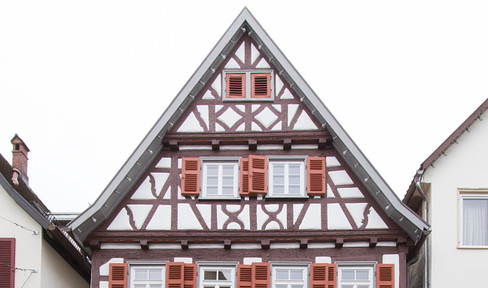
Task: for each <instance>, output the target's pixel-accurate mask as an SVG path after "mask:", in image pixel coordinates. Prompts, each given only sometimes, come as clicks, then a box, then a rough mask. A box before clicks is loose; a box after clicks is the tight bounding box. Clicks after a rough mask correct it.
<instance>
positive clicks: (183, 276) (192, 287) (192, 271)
mask: <svg viewBox="0 0 488 288" xmlns="http://www.w3.org/2000/svg"><path fill="white" fill-rule="evenodd" d="M196 286H197V265H196V264H186V263H183V262H168V263H166V288H196Z"/></svg>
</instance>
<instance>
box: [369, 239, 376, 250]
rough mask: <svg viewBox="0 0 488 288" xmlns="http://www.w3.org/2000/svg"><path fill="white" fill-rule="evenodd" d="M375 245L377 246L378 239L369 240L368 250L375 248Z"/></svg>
mask: <svg viewBox="0 0 488 288" xmlns="http://www.w3.org/2000/svg"><path fill="white" fill-rule="evenodd" d="M376 244H378V238H377V237H371V238H369V248H374V247H376Z"/></svg>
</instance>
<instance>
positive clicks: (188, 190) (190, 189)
mask: <svg viewBox="0 0 488 288" xmlns="http://www.w3.org/2000/svg"><path fill="white" fill-rule="evenodd" d="M182 162H183V167H182V169H181V195H185V196H192V195H195V196H196V195H198V194H200V158H198V157H194V158H191V157H184V158H183V159H182Z"/></svg>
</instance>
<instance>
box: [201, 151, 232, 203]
mask: <svg viewBox="0 0 488 288" xmlns="http://www.w3.org/2000/svg"><path fill="white" fill-rule="evenodd" d="M229 164H230V165H232V166H233V167H234V171H233V178H234V179H233V190H232V195H230V194H229V195H224V194H223V177H224V175H223V165H229ZM209 166H217V167H218V175H217V177H218V179H217V189H218V191H217V194H208V191H207V188H208V176H209V175H208V167H209ZM201 173H202V177H201V178H202V179H201V182H202V186H201V187H202V193H201V196H200V198H201V199H240V197H239V158H237V157H229V158H202V171H201Z"/></svg>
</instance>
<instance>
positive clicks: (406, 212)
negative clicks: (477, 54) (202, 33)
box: [70, 8, 429, 242]
mask: <svg viewBox="0 0 488 288" xmlns="http://www.w3.org/2000/svg"><path fill="white" fill-rule="evenodd" d="M244 33H248V35H249V36H250V37H251V38H252V40H253V41H254V42H255V43H256V46H257V47H258V49H259V50H260V51H261V53H263V54H264V55H265V56H266V57H267V59H268V62H270V64H271V65H272V66H273V67H274V68H275V69H276V70H277V71H279V73H280V76H281V77H282V78H283V79H284V80H285V81H286V82H287V83H288V84H289V86H290V87H291V88H292V89H293V91H294V93H295V95H298V97H299V98H300V100H301V101H302V102H303V103H304V104H305V105H306V106H307V108H308V109H310V111H311V113H312V114H313V115H314V116H315V117H316V118H317V120H318V121H319V122H320V123H321V124H322V127H323V128H325V129H327V130H328V131H329V133H330V134H331V136H332V139H333V140H332V143H333V146H334V147H335V148H336V149H337V151H339V152H340V153H341V155H342V157H343V159H344V160H345V161H346V163H347V164H348V165H349V166H350V167H351V168H352V170H353V171H354V173H355V174H356V176H358V178H359V179H360V180H361V182H362V184H363V185H364V186H365V187H366V189H367V190H368V192H369V193H370V194H371V195H372V197H373V198H374V199H375V200H376V202H378V204H379V205H380V206H381V207H382V209H383V210H384V211H385V213H386V214H387V215H388V216H389V217H390V218H391V219H393V221H394V222H396V224H398V225H399V226H400V227H401V228H402V229H403V230H404V231H405V232H407V233H408V235H409V236H410V237H411V238H412V239H413V240H414V241H415V242H418V241H419V240H420V238H421V237H422V235H424V231H426V230H428V229H429V226H428V225H427V224H426V223H425V222H424V221H422V219H420V218H419V217H418V216H417V215H416V214H415V213H414V212H412V211H411V210H410V209H409V208H408V207H407V206H406V205H404V204H403V203H402V202H401V201H400V199H399V198H398V196H397V195H396V194H395V193H394V192H393V191H392V190H391V188H390V187H389V186H388V184H387V183H386V182H385V181H384V180H383V178H382V177H381V176H380V175H379V173H378V172H377V171H376V170H375V168H374V167H373V166H372V165H371V163H370V162H369V161H368V159H366V157H365V156H364V154H363V153H362V152H361V151H360V150H359V148H358V147H357V146H356V144H355V143H354V142H353V141H352V139H351V138H350V137H349V135H347V133H346V132H345V131H344V129H343V128H342V127H341V125H340V124H339V123H338V122H337V120H336V119H335V118H334V116H333V115H332V114H331V113H330V111H329V110H328V109H327V107H325V105H324V104H323V103H322V101H321V100H320V98H319V97H318V96H317V95H316V94H315V92H314V91H313V90H312V89H311V88H310V86H309V85H308V84H307V83H306V82H305V80H304V79H303V78H302V76H301V75H300V74H299V73H298V72H297V71H296V69H295V68H294V67H293V65H292V64H291V63H290V62H289V61H288V59H287V58H286V57H285V55H284V54H283V53H282V52H281V51H280V49H279V48H278V46H277V45H276V44H275V43H274V42H273V40H271V38H270V37H269V36H268V34H267V33H266V32H265V31H264V29H263V28H262V27H261V25H260V24H259V23H258V22H257V20H256V19H255V18H254V17H253V16H252V14H251V13H250V12H249V10H248V9H247V8H244V9H243V10H242V12H241V13H240V14H239V15H238V16H237V18H236V19H235V20H234V22H233V23H232V24H231V26H230V27H229V28H228V29H227V31H226V32H225V34H224V35H223V36H222V38H221V39H220V40H219V41H218V42H217V44H216V45H215V47H214V48H213V49H212V51H211V52H210V54H209V55H208V56H207V57H206V58H205V60H204V61H203V63H202V64H201V65H200V66H199V67H198V69H197V70H196V71H195V73H194V74H193V75H192V76H191V77H190V79H189V80H188V82H187V83H186V84H185V86H184V87H183V89H181V91H180V92H179V93H178V95H177V96H176V97H175V98H174V99H173V101H172V102H171V103H170V104H169V106H168V107H167V109H166V111H165V112H164V113H163V115H162V116H161V117H160V118H159V120H158V121H157V122H156V124H155V125H154V126H153V127H152V129H151V130H150V131H149V133H148V134H147V135H146V137H145V138H144V139H143V140H142V142H141V143H140V144H139V146H138V147H137V149H136V150H135V151H134V153H133V154H132V155H131V156H130V157H129V159H128V160H127V161H126V162H125V164H124V165H123V166H122V168H121V169H120V170H119V172H118V173H117V174H116V175H115V177H114V178H113V179H112V180H111V181H110V183H109V184H108V186H107V187H106V188H105V190H104V191H103V192H102V194H101V195H100V196H99V197H98V199H97V200H96V201H95V203H94V204H93V205H91V206H90V207H89V208H87V209H86V210H85V211H84V212H83V213H82V214H80V215H79V216H78V217H77V218H76V219H75V220H73V222H71V224H70V227H71V228H72V229H73V233H74V235H75V237H76V238H77V239H78V240H79V241H80V242H83V241H84V240H85V239H86V238H87V237H88V235H89V234H90V233H91V232H92V231H93V230H95V229H96V227H98V225H100V224H101V223H102V222H103V221H104V220H105V219H107V218H108V217H109V215H110V214H111V213H112V212H113V211H114V209H115V208H116V207H117V205H118V204H119V203H120V202H121V201H122V199H123V198H124V196H126V195H127V193H129V191H130V189H131V188H132V186H133V185H134V184H135V182H137V179H139V177H141V175H142V174H143V173H144V171H145V170H146V169H147V168H148V166H149V165H150V163H151V162H152V161H153V160H154V159H155V158H156V157H157V155H158V153H159V151H161V149H162V139H163V137H164V136H165V135H166V133H167V132H168V131H169V130H170V129H171V127H173V125H174V123H176V121H177V120H178V119H179V117H180V116H181V115H182V114H183V112H184V111H185V109H186V108H187V107H188V106H189V105H190V103H191V102H192V101H193V99H194V98H195V96H196V95H198V93H199V92H200V91H201V89H202V88H203V87H204V86H205V83H207V82H208V81H209V79H210V78H211V77H212V75H213V74H214V73H215V71H216V70H217V69H218V68H219V67H220V66H221V64H222V63H223V62H224V60H225V58H226V57H227V56H228V55H229V53H230V52H231V51H232V50H233V48H234V47H235V45H237V43H238V40H239V39H240V38H241V36H242V35H244Z"/></svg>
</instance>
